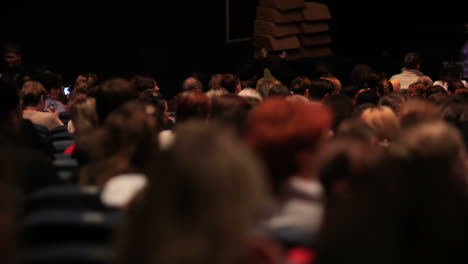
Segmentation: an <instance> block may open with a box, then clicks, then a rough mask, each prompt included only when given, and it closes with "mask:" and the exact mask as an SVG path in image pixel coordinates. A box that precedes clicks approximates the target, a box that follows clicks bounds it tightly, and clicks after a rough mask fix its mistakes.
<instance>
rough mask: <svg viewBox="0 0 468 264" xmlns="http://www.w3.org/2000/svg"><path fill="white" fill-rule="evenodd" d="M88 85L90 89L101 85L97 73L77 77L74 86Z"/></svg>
mask: <svg viewBox="0 0 468 264" xmlns="http://www.w3.org/2000/svg"><path fill="white" fill-rule="evenodd" d="M80 84H86V85H87V86H88V88H89V89H93V88H94V87H95V86H96V85H98V84H99V79H98V76H97V75H96V74H95V73H91V72H90V73H83V74H80V75H78V76H77V77H76V80H75V84H74V86H77V85H80Z"/></svg>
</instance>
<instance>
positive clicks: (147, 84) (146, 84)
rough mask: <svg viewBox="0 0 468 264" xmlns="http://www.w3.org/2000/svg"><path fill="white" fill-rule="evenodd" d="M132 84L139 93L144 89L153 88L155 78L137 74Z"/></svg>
mask: <svg viewBox="0 0 468 264" xmlns="http://www.w3.org/2000/svg"><path fill="white" fill-rule="evenodd" d="M133 86H134V87H135V91H136V92H137V93H141V92H143V91H144V90H148V89H154V88H155V86H156V80H154V78H151V77H145V76H137V77H136V78H135V80H134V82H133Z"/></svg>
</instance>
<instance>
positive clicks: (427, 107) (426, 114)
mask: <svg viewBox="0 0 468 264" xmlns="http://www.w3.org/2000/svg"><path fill="white" fill-rule="evenodd" d="M399 118H400V125H401V128H403V129H406V128H408V127H411V126H414V125H417V124H420V123H423V122H428V121H437V120H441V119H442V116H441V113H440V109H439V107H437V106H436V105H434V104H433V103H431V102H428V101H425V100H422V99H411V100H408V101H406V102H405V103H404V104H403V105H402V107H401V108H400V112H399Z"/></svg>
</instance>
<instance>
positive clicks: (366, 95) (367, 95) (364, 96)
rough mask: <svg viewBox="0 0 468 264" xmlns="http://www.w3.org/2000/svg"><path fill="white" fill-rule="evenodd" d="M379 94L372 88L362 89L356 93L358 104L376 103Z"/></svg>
mask: <svg viewBox="0 0 468 264" xmlns="http://www.w3.org/2000/svg"><path fill="white" fill-rule="evenodd" d="M379 99H380V98H379V95H378V94H377V93H376V92H375V91H372V90H362V91H359V92H358V93H357V95H356V100H355V101H356V106H358V105H362V104H373V105H376V104H377V103H378V102H379Z"/></svg>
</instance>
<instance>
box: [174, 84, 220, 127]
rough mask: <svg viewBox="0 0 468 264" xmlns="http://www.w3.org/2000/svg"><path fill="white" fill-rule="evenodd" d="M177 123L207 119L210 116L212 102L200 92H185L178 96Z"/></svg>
mask: <svg viewBox="0 0 468 264" xmlns="http://www.w3.org/2000/svg"><path fill="white" fill-rule="evenodd" d="M175 103H176V122H183V121H187V120H190V119H207V118H208V116H209V114H210V109H211V100H210V98H209V97H208V96H207V95H206V94H204V93H202V92H199V91H192V92H184V93H180V94H178V95H177V97H176V100H175Z"/></svg>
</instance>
